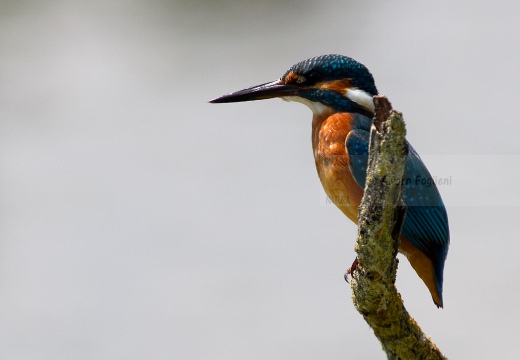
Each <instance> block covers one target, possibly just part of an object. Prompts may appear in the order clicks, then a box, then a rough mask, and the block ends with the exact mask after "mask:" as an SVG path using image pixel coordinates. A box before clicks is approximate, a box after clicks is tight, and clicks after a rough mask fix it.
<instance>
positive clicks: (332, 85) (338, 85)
mask: <svg viewBox="0 0 520 360" xmlns="http://www.w3.org/2000/svg"><path fill="white" fill-rule="evenodd" d="M351 87H352V84H351V83H350V81H349V80H334V81H331V82H328V83H325V84H323V85H322V86H321V88H322V89H324V90H331V91H334V92H335V93H338V94H341V95H343V94H345V91H346V90H347V89H350V88H351Z"/></svg>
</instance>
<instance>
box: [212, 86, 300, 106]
mask: <svg viewBox="0 0 520 360" xmlns="http://www.w3.org/2000/svg"><path fill="white" fill-rule="evenodd" d="M298 89H299V88H298V87H297V86H294V85H287V84H285V83H284V82H283V81H282V80H276V81H272V82H269V83H266V84H262V85H257V86H253V87H250V88H248V89H244V90H239V91H235V92H232V93H231V94H227V95H224V96H221V97H218V98H216V99H213V100H211V101H210V103H230V102H240V101H253V100H264V99H271V98H276V97H282V96H294V95H298Z"/></svg>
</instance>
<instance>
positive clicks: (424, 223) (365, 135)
mask: <svg viewBox="0 0 520 360" xmlns="http://www.w3.org/2000/svg"><path fill="white" fill-rule="evenodd" d="M366 119H367V118H365V119H364V120H363V121H362V123H361V124H360V121H361V120H360V119H359V118H358V119H355V120H354V126H355V129H354V130H352V131H351V132H350V133H349V134H348V136H347V139H346V142H345V146H346V147H347V151H348V154H349V158H350V170H351V172H352V176H353V177H354V179H355V180H356V182H357V183H358V184H359V186H361V187H362V188H364V187H365V179H366V169H367V160H368V144H369V139H370V133H369V129H370V128H369V126H368V125H367V121H366ZM356 125H357V126H356ZM407 144H408V143H407ZM408 146H409V153H408V158H407V160H406V168H405V174H404V178H403V182H404V185H405V187H404V189H403V200H404V202H405V203H406V205H407V211H406V219H405V222H404V224H403V229H402V231H401V234H402V235H403V236H404V237H405V238H407V239H408V241H410V242H411V243H412V244H413V245H414V246H415V247H417V248H418V249H420V250H421V251H422V252H423V253H424V254H425V255H426V256H427V257H428V258H429V259H430V260H431V261H432V263H433V266H434V268H435V276H436V278H437V283H438V286H439V287H442V279H443V272H444V261H445V260H446V255H447V253H448V247H449V242H450V236H449V226H448V216H447V214H446V208H445V207H444V203H443V202H442V198H441V196H440V194H439V191H438V189H437V186H436V185H435V182H434V181H433V179H432V176H431V175H430V173H429V171H428V169H426V166H425V165H424V163H423V162H422V160H421V158H420V157H419V155H418V154H417V152H416V151H415V150H414V148H413V147H412V146H411V145H410V144H408ZM439 290H440V289H439Z"/></svg>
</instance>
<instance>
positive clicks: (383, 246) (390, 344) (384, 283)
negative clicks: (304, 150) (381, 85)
mask: <svg viewBox="0 0 520 360" xmlns="http://www.w3.org/2000/svg"><path fill="white" fill-rule="evenodd" d="M374 102H375V106H376V116H375V118H374V125H373V126H372V130H371V134H370V149H369V159H368V170H367V180H366V185H365V195H364V196H363V200H362V202H361V205H360V207H359V222H358V224H359V227H358V236H357V242H356V247H355V250H356V252H357V256H358V265H357V268H356V271H354V273H353V278H352V282H351V287H352V291H353V300H354V305H355V306H356V309H357V310H358V311H359V312H360V313H361V314H362V315H363V317H364V319H365V320H366V322H367V323H368V324H369V325H370V327H371V328H372V329H373V331H374V334H375V335H376V337H377V338H378V339H379V341H380V342H381V345H382V346H383V350H384V351H385V352H386V354H387V357H388V359H414V360H415V359H446V358H445V357H444V355H443V354H442V353H441V352H440V350H439V349H438V348H437V346H436V345H435V344H434V343H433V342H432V341H431V340H430V339H429V338H428V337H427V336H426V335H425V334H424V333H423V332H422V330H421V328H420V327H419V325H418V324H417V323H416V322H415V321H414V319H413V318H412V317H411V316H410V315H409V314H408V312H407V311H406V309H405V307H404V304H403V301H402V300H401V296H400V295H399V293H398V292H397V289H396V287H395V279H396V271H397V263H398V260H397V258H396V255H397V249H398V247H399V236H400V233H401V227H402V224H403V222H404V218H405V213H406V208H405V206H404V204H403V202H402V200H401V191H402V178H403V174H404V168H405V163H406V155H407V153H408V149H407V146H406V142H405V137H406V128H405V124H404V121H403V118H402V114H400V113H398V112H396V111H393V110H392V107H391V105H390V103H389V102H388V100H387V99H386V98H385V97H384V96H376V97H375V98H374Z"/></svg>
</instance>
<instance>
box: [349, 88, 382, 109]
mask: <svg viewBox="0 0 520 360" xmlns="http://www.w3.org/2000/svg"><path fill="white" fill-rule="evenodd" d="M345 96H346V97H347V98H349V99H350V100H352V101H354V102H355V103H356V104H358V105H361V106H363V107H364V108H365V109H367V110H369V111H371V112H372V113H374V111H375V106H374V99H372V95H370V94H369V93H367V92H366V91H364V90H361V89H358V88H350V89H347V91H345Z"/></svg>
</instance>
